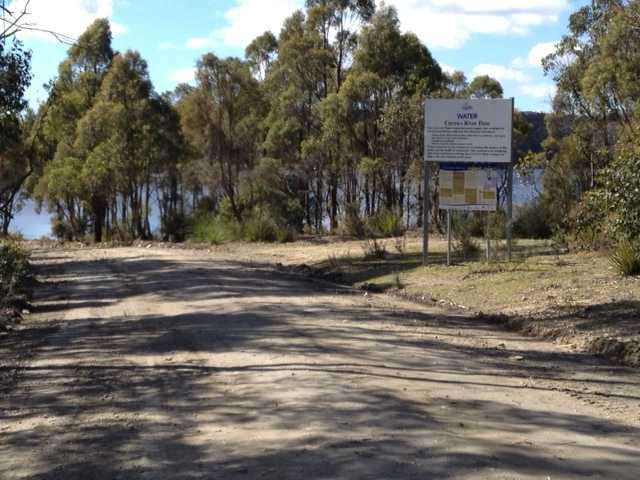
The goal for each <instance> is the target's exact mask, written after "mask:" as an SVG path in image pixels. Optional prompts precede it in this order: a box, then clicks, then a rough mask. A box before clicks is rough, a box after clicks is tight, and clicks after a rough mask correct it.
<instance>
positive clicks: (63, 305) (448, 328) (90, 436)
mask: <svg viewBox="0 0 640 480" xmlns="http://www.w3.org/2000/svg"><path fill="white" fill-rule="evenodd" d="M35 261H36V264H37V266H38V274H39V278H40V280H41V281H42V282H43V284H42V285H41V286H40V287H41V288H40V289H39V291H38V293H37V297H36V310H35V312H34V313H33V315H31V317H30V318H29V320H28V321H27V322H26V323H25V324H23V326H22V328H21V329H20V330H19V331H16V332H13V333H12V334H11V335H9V336H2V337H0V382H1V383H0V395H1V397H0V478H1V479H3V480H13V479H24V478H33V479H64V480H80V479H95V480H102V479H105V480H106V479H110V480H112V479H138V478H140V479H164V478H166V479H205V478H206V479H337V478H341V479H391V478H393V479H409V478H412V479H413V478H415V479H429V478H434V479H436V478H437V479H441V478H456V479H458V478H461V479H472V478H473V479H541V480H544V479H548V478H550V479H553V480H555V479H570V478H575V479H578V478H580V479H583V478H597V479H604V478H611V479H633V480H637V479H638V478H640V376H639V375H638V373H637V371H636V372H634V371H631V370H626V369H622V368H616V367H612V366H610V365H607V364H606V363H603V362H600V361H598V360H597V359H595V358H593V357H590V356H586V355H579V354H574V353H571V352H568V351H566V350H563V349H561V348H560V347H558V346H555V345H552V344H547V343H544V342H539V341H537V340H533V339H529V338H523V337H521V336H518V335H515V334H510V333H505V332H503V331H501V330H498V329H495V328H494V327H492V326H490V325H485V324H480V323H477V321H474V320H472V319H469V318H465V317H464V316H461V315H456V314H451V313H446V312H443V311H439V310H435V309H426V308H424V307H419V306H416V305H413V304H410V303H403V302H401V301H398V300H394V299H391V298H389V297H385V296H371V295H368V296H364V295H363V294H361V293H358V294H354V293H353V292H351V291H349V290H346V289H344V290H343V289H340V288H337V287H333V286H330V285H322V284H318V283H311V282H309V281H307V280H304V279H301V278H296V277H292V276H287V275H285V274H282V273H277V272H275V271H274V270H271V269H270V268H268V267H266V266H265V267H259V266H255V265H252V266H250V265H246V264H242V263H240V262H235V263H234V262H222V261H216V260H215V258H214V256H213V255H212V254H208V253H206V252H190V251H178V250H163V249H143V248H128V249H111V250H91V249H87V250H75V251H63V250H50V251H39V252H36V253H35ZM474 322H475V323H474Z"/></svg>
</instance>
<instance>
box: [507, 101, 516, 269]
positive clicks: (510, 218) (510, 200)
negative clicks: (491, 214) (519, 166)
mask: <svg viewBox="0 0 640 480" xmlns="http://www.w3.org/2000/svg"><path fill="white" fill-rule="evenodd" d="M514 110H515V105H514V100H513V98H512V99H511V118H512V122H513V113H514ZM512 142H513V139H512ZM513 150H514V149H513V144H512V145H511V156H512V158H511V163H510V164H509V166H508V167H507V260H508V261H509V262H510V261H511V244H512V241H511V239H512V237H513Z"/></svg>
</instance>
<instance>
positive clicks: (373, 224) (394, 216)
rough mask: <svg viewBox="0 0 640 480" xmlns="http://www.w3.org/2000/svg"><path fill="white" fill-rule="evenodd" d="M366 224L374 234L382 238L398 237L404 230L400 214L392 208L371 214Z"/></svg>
mask: <svg viewBox="0 0 640 480" xmlns="http://www.w3.org/2000/svg"><path fill="white" fill-rule="evenodd" d="M368 226H369V229H370V230H371V233H372V234H373V235H374V236H377V237H383V238H389V237H399V236H401V235H403V234H404V232H405V228H404V224H403V222H402V215H401V214H400V212H397V211H394V210H384V211H382V212H380V213H377V214H376V215H374V216H372V217H371V218H369V220H368Z"/></svg>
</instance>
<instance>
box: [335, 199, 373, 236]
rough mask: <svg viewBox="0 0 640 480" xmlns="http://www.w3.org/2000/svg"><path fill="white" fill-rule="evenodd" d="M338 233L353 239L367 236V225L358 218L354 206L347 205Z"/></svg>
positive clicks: (356, 208) (358, 215) (358, 214)
mask: <svg viewBox="0 0 640 480" xmlns="http://www.w3.org/2000/svg"><path fill="white" fill-rule="evenodd" d="M340 233H341V234H342V235H345V236H348V237H355V238H364V237H366V236H367V225H366V223H365V222H364V221H363V220H362V218H361V217H360V213H359V212H358V207H357V206H356V205H353V204H351V205H347V208H346V212H345V215H344V218H343V219H342V222H341V223H340Z"/></svg>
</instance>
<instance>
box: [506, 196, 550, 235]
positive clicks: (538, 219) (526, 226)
mask: <svg viewBox="0 0 640 480" xmlns="http://www.w3.org/2000/svg"><path fill="white" fill-rule="evenodd" d="M549 219H550V216H549V215H548V212H547V209H546V208H545V207H544V205H543V204H542V202H540V201H539V200H536V201H533V202H531V203H528V204H526V205H523V206H522V207H520V208H519V209H518V211H517V215H516V219H515V221H514V222H513V234H514V235H515V236H516V237H519V238H551V236H552V235H553V228H552V226H551V223H550V222H549Z"/></svg>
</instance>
